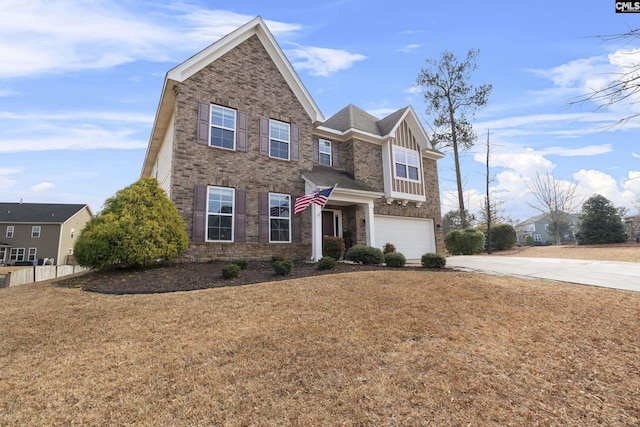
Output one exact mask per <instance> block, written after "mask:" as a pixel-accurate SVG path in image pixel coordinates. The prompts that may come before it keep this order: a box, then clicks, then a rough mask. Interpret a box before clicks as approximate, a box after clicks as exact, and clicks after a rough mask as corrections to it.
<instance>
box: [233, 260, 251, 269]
mask: <svg viewBox="0 0 640 427" xmlns="http://www.w3.org/2000/svg"><path fill="white" fill-rule="evenodd" d="M233 264H235V265H237V266H238V267H240V269H241V270H246V269H247V267H248V266H249V261H247V260H246V259H237V260H235V261H233Z"/></svg>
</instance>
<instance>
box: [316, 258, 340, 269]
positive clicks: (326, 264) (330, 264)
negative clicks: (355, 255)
mask: <svg viewBox="0 0 640 427" xmlns="http://www.w3.org/2000/svg"><path fill="white" fill-rule="evenodd" d="M337 263H338V261H336V260H335V259H334V258H331V257H330V256H324V257H322V258H320V259H319V260H318V270H331V269H332V268H335V267H336V264H337Z"/></svg>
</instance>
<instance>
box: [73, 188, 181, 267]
mask: <svg viewBox="0 0 640 427" xmlns="http://www.w3.org/2000/svg"><path fill="white" fill-rule="evenodd" d="M188 246H189V239H188V237H187V232H186V231H185V226H184V222H183V221H182V217H181V216H180V214H179V213H178V210H177V209H176V207H175V205H174V204H173V203H172V202H171V200H169V198H168V197H167V195H166V193H165V192H164V190H162V188H160V186H159V185H158V181H157V180H156V179H155V178H141V179H139V180H138V181H137V182H135V183H133V184H132V185H130V186H129V187H126V188H124V189H122V190H120V191H118V192H117V193H116V195H115V196H114V197H111V198H109V199H107V200H106V201H105V203H104V208H103V209H102V211H101V212H100V214H99V215H97V216H96V217H94V218H92V219H91V220H90V221H89V222H88V223H87V225H86V227H85V228H84V229H83V230H82V233H80V236H78V240H77V241H76V243H75V246H74V250H73V254H74V256H75V259H76V260H77V261H78V263H79V264H80V265H82V266H85V267H91V268H102V267H108V266H112V265H115V264H118V265H121V266H128V267H147V266H151V265H157V264H161V263H166V262H167V261H169V260H171V259H173V258H176V257H177V256H178V255H180V254H181V253H182V252H184V251H185V250H186V249H187V247H188Z"/></svg>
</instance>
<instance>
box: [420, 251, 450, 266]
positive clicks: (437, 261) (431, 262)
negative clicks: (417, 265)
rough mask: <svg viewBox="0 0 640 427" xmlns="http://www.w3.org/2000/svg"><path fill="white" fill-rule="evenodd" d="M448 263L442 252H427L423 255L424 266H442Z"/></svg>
mask: <svg viewBox="0 0 640 427" xmlns="http://www.w3.org/2000/svg"><path fill="white" fill-rule="evenodd" d="M445 265H447V259H446V258H445V257H443V256H442V255H440V254H436V253H426V254H424V255H422V266H423V267H425V268H442V267H444V266H445Z"/></svg>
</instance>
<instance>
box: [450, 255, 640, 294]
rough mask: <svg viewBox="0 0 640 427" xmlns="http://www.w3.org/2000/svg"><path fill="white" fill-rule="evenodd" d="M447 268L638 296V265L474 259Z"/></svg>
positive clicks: (452, 260)
mask: <svg viewBox="0 0 640 427" xmlns="http://www.w3.org/2000/svg"><path fill="white" fill-rule="evenodd" d="M447 267H450V268H455V269H459V270H464V271H475V272H479V273H487V274H498V275H505V276H519V277H530V278H537V279H549V280H559V281H561V282H570V283H578V284H583V285H593V286H603V287H606V288H614V289H625V290H629V291H636V292H640V263H637V262H613V261H592V260H577V259H559V258H524V257H505V256H479V255H473V256H452V257H448V258H447Z"/></svg>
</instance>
